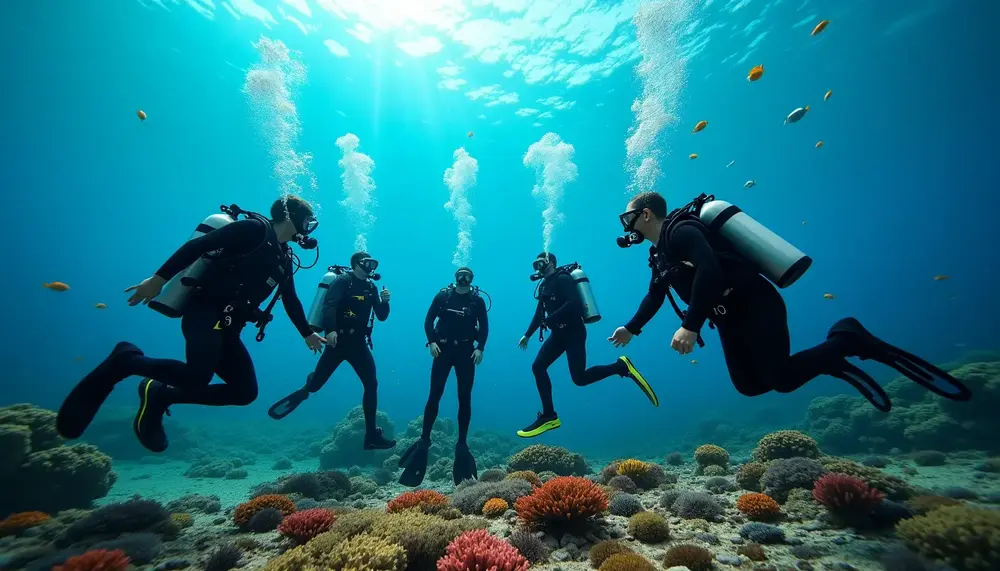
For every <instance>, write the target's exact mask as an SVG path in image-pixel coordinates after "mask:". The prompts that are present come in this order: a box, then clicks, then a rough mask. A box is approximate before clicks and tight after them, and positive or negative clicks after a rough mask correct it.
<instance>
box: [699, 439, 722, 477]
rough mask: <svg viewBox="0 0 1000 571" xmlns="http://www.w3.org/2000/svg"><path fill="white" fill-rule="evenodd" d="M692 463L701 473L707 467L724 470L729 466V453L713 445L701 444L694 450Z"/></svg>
mask: <svg viewBox="0 0 1000 571" xmlns="http://www.w3.org/2000/svg"><path fill="white" fill-rule="evenodd" d="M694 461H695V462H696V463H697V464H698V468H699V469H700V470H702V471H704V469H705V468H707V467H708V466H719V467H722V468H726V467H728V466H729V452H726V449H725V448H723V447H721V446H716V445H715V444H703V445H701V446H699V447H698V448H697V449H695V451H694Z"/></svg>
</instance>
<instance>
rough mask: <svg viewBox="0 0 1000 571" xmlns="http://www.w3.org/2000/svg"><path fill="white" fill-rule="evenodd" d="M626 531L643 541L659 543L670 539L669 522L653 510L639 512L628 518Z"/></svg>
mask: <svg viewBox="0 0 1000 571" xmlns="http://www.w3.org/2000/svg"><path fill="white" fill-rule="evenodd" d="M628 532H629V534H631V535H632V537H634V538H636V539H638V540H639V541H641V542H643V543H661V542H664V541H666V540H668V539H670V524H668V523H667V520H666V518H664V517H663V516H662V515H660V514H658V513H655V512H639V513H637V514H635V515H633V516H632V517H630V518H629V519H628Z"/></svg>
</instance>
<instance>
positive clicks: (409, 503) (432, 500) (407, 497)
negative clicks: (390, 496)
mask: <svg viewBox="0 0 1000 571" xmlns="http://www.w3.org/2000/svg"><path fill="white" fill-rule="evenodd" d="M447 505H448V497H447V496H445V495H444V494H442V493H441V492H436V491H434V490H415V491H412V492H403V493H402V494H400V495H399V496H398V497H396V499H394V500H392V501H390V502H389V504H388V505H387V506H386V508H385V510H386V511H387V512H389V513H395V512H401V511H403V510H409V509H414V508H416V509H419V510H421V511H423V512H425V513H433V512H434V511H438V510H440V509H441V508H442V507H444V506H447Z"/></svg>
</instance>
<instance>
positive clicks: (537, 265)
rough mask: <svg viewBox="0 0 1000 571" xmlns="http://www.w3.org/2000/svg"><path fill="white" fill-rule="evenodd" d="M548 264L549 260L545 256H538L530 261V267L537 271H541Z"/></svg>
mask: <svg viewBox="0 0 1000 571" xmlns="http://www.w3.org/2000/svg"><path fill="white" fill-rule="evenodd" d="M548 266H549V261H548V260H546V259H545V258H538V259H537V260H535V261H534V262H532V263H531V267H532V269H534V270H535V271H536V272H538V273H541V272H543V271H544V270H545V268H547V267H548Z"/></svg>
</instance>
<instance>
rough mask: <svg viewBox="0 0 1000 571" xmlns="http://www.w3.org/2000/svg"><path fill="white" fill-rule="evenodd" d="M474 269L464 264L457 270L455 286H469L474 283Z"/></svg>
mask: <svg viewBox="0 0 1000 571" xmlns="http://www.w3.org/2000/svg"><path fill="white" fill-rule="evenodd" d="M473 277H474V276H473V274H472V270H471V269H469V268H467V267H465V266H462V267H461V268H458V269H457V270H455V287H458V288H467V287H469V286H470V285H472V278H473Z"/></svg>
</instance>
